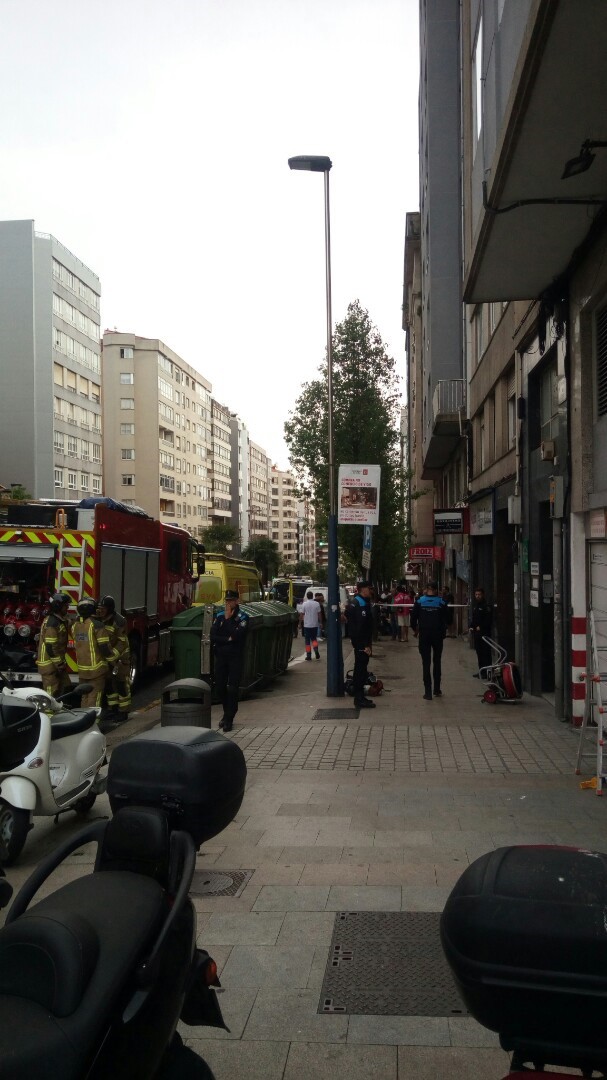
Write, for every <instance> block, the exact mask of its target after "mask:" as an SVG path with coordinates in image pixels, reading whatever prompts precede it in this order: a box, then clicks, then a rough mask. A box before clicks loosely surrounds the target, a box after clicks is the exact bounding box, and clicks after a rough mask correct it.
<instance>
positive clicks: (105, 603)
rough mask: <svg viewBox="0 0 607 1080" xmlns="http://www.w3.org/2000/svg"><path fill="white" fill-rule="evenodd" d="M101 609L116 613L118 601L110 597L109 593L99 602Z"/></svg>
mask: <svg viewBox="0 0 607 1080" xmlns="http://www.w3.org/2000/svg"><path fill="white" fill-rule="evenodd" d="M99 607H104V608H107V610H108V611H110V612H112V611H115V610H116V601H115V600H114V597H113V596H110V595H109V593H108V595H107V596H102V597H101V600H100V601H99Z"/></svg>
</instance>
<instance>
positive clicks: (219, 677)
mask: <svg viewBox="0 0 607 1080" xmlns="http://www.w3.org/2000/svg"><path fill="white" fill-rule="evenodd" d="M248 622H249V618H248V615H245V613H244V611H241V610H240V607H239V606H238V593H237V592H235V591H234V590H233V589H228V590H227V591H226V594H225V610H224V611H223V612H222V613H220V614H219V615H217V617H216V619H215V621H214V622H213V625H212V627H211V643H212V645H213V675H214V683H215V687H216V690H217V693H218V695H219V700H220V701H221V704H222V705H223V716H222V718H221V721H220V723H219V727H220V728H223V730H224V731H231V730H232V725H233V723H234V717H235V716H236V713H237V712H238V688H239V686H240V676H241V673H242V664H243V658H244V645H245V639H246V634H247V629H248Z"/></svg>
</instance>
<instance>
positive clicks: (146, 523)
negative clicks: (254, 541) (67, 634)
mask: <svg viewBox="0 0 607 1080" xmlns="http://www.w3.org/2000/svg"><path fill="white" fill-rule="evenodd" d="M195 561H196V562H197V564H198V566H200V565H201V564H202V566H203V567H204V561H203V558H202V556H201V554H200V551H199V547H198V545H197V544H196V541H194V540H193V539H192V538H191V537H190V535H189V533H187V532H186V531H185V530H184V529H180V528H178V527H177V526H173V525H165V524H164V523H163V522H160V521H156V520H154V519H153V518H151V517H149V516H148V515H147V514H145V513H144V511H142V510H139V509H138V508H135V507H127V506H125V505H124V504H121V503H117V502H114V501H113V500H112V499H103V498H97V499H95V498H93V499H85V500H83V501H82V502H80V503H73V504H69V505H65V504H59V503H56V502H52V501H50V500H49V501H48V502H11V501H0V646H4V648H5V649H11V650H15V649H17V650H22V651H25V652H28V653H30V654H31V656H32V668H33V667H34V664H33V661H34V660H35V653H36V646H37V639H38V635H39V631H40V626H41V624H42V620H43V619H44V617H45V615H46V614H47V613H48V602H49V600H50V598H51V596H52V595H53V593H55V592H64V593H67V595H68V596H69V597H70V599H71V605H70V611H71V613H72V614H73V615H75V613H76V605H77V603H78V601H79V600H80V599H81V598H82V597H83V596H92V597H94V598H96V599H99V598H100V597H101V596H104V595H106V594H108V593H109V594H111V595H112V596H113V597H114V599H115V601H116V607H117V609H118V610H119V611H121V612H122V614H123V615H124V616H125V618H126V620H127V626H128V634H129V641H130V644H131V663H132V670H133V676H134V677H136V676H137V674H139V672H141V671H142V670H143V669H145V668H148V667H152V666H154V665H155V664H160V663H162V662H164V661H165V660H168V659H169V656H170V643H171V634H170V625H171V622H172V620H173V617H174V616H175V615H176V614H178V612H180V611H183V610H184V608H187V607H189V606H190V605H191V603H192V598H193V591H194V587H195V584H196V581H197V580H198V578H197V576H196V575H195V573H194V562H195ZM68 663H69V665H70V669H71V672H72V674H73V675H74V676H76V675H77V668H76V663H75V659H74V658H73V657H72V656H70V657H68Z"/></svg>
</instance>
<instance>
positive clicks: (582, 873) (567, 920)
mask: <svg viewBox="0 0 607 1080" xmlns="http://www.w3.org/2000/svg"><path fill="white" fill-rule="evenodd" d="M606 911H607V855H603V854H600V853H598V852H592V851H584V850H578V849H575V848H565V847H550V846H546V847H544V846H537V847H507V848H499V849H498V850H497V851H493V852H490V853H489V854H487V855H483V856H482V857H481V858H480V859H477V860H476V861H475V862H474V863H472V864H471V865H470V866H469V867H468V868H467V870H465V871H464V873H463V874H462V876H461V877H460V879H459V881H458V882H457V884H456V885H455V887H454V889H453V890H452V892H451V894H450V896H449V899H448V900H447V903H446V906H445V909H444V912H443V915H442V918H441V939H442V944H443V949H444V952H445V956H446V958H447V961H448V963H449V965H450V967H451V970H452V973H453V975H454V978H455V981H456V984H457V986H458V989H459V991H460V993H461V996H462V998H463V1000H464V1002H465V1003H466V1005H467V1007H468V1009H469V1010H470V1012H471V1014H472V1015H473V1016H474V1017H475V1019H476V1020H478V1021H479V1023H481V1024H483V1025H484V1026H485V1027H487V1028H489V1029H490V1030H492V1031H496V1032H498V1033H499V1035H500V1041H501V1044H502V1046H503V1048H504V1049H505V1050H514V1051H525V1052H527V1051H529V1052H533V1054H534V1055H535V1057H536V1059H537V1060H543V1061H546V1062H550V1063H551V1064H554V1065H574V1066H576V1067H580V1064H583V1063H590V1064H592V1065H593V1067H594V1068H595V1069H598V1068H602V1069H604V1068H605V1066H606V1065H607V1028H606V1027H605V1008H606V1006H607V930H606V927H607V924H606V921H605V920H606V914H605V913H606Z"/></svg>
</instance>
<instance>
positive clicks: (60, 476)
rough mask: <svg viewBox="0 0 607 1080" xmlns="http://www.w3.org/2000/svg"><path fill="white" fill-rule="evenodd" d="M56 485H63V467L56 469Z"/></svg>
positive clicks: (59, 486)
mask: <svg viewBox="0 0 607 1080" xmlns="http://www.w3.org/2000/svg"><path fill="white" fill-rule="evenodd" d="M55 487H58V488H62V487H63V469H55Z"/></svg>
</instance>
